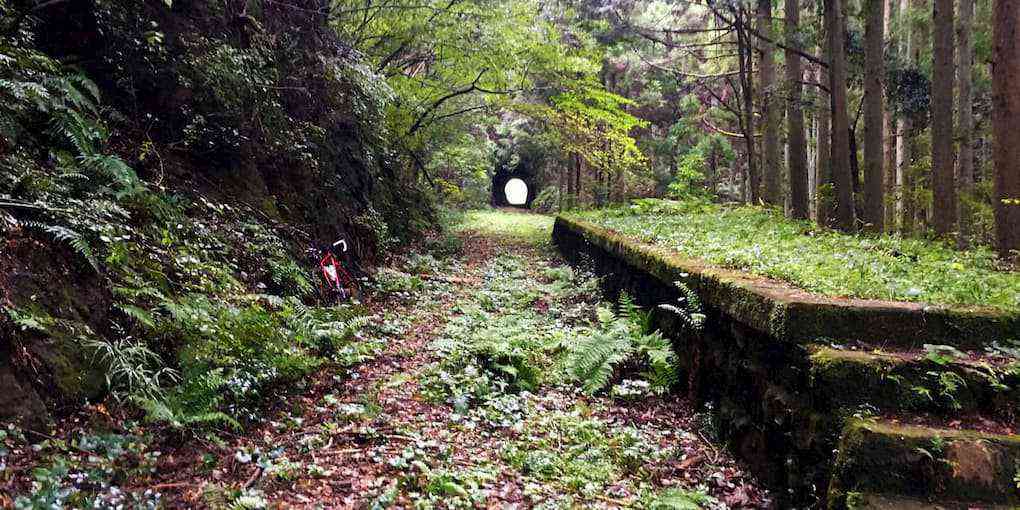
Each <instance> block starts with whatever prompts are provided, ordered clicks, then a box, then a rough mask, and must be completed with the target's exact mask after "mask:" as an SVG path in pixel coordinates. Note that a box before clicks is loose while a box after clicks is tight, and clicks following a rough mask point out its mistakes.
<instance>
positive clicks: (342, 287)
mask: <svg viewBox="0 0 1020 510" xmlns="http://www.w3.org/2000/svg"><path fill="white" fill-rule="evenodd" d="M340 247H342V248H343V250H342V251H341V252H339V253H337V251H336V250H337V249H338V248H340ZM346 252H347V241H345V240H343V239H340V240H339V241H337V242H335V243H333V244H332V245H331V246H330V247H329V248H327V249H326V250H325V254H324V255H323V256H322V259H321V260H319V270H320V272H321V274H322V279H321V280H320V281H319V292H320V294H321V297H322V298H323V299H324V300H326V301H327V302H332V303H337V304H339V303H343V302H345V301H348V300H350V299H351V298H352V297H355V296H356V295H357V291H358V286H357V284H356V283H355V282H354V278H351V274H350V273H348V272H347V270H346V269H344V266H343V264H342V263H341V262H340V260H341V258H342V257H343V255H341V254H342V253H346Z"/></svg>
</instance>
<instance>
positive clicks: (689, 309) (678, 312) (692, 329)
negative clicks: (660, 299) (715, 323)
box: [658, 282, 705, 336]
mask: <svg viewBox="0 0 1020 510" xmlns="http://www.w3.org/2000/svg"><path fill="white" fill-rule="evenodd" d="M674 284H675V285H676V287H677V290H678V291H680V299H679V300H678V302H677V304H675V305H674V304H669V303H664V304H660V305H659V306H658V308H659V309H660V310H664V311H666V312H669V313H670V314H672V315H673V316H674V317H676V318H677V319H678V320H679V321H680V325H681V328H682V331H681V332H682V333H686V334H688V335H692V336H696V335H700V334H701V333H702V332H703V331H704V328H705V313H704V310H703V309H702V306H701V299H699V298H698V294H697V293H696V292H694V290H693V289H691V288H690V287H689V286H687V284H685V283H683V282H674Z"/></svg>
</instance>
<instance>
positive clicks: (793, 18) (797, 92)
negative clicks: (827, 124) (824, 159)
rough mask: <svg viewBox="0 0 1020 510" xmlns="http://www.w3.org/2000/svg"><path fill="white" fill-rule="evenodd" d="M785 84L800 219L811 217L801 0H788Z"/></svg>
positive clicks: (789, 157)
mask: <svg viewBox="0 0 1020 510" xmlns="http://www.w3.org/2000/svg"><path fill="white" fill-rule="evenodd" d="M783 14H784V16H785V18H786V45H787V46H789V47H790V48H791V49H788V50H786V84H787V87H788V88H789V91H790V92H789V93H790V97H789V100H788V101H787V106H786V144H787V148H786V167H787V168H788V169H789V172H790V215H791V216H792V217H794V218H797V219H803V220H806V219H808V214H809V213H810V211H809V207H808V168H807V140H806V139H805V135H804V109H803V106H802V105H801V101H802V97H801V96H802V95H803V94H802V92H803V89H804V86H803V85H801V79H802V74H803V72H802V70H801V61H800V55H798V54H797V52H796V51H794V50H795V49H799V48H800V47H801V44H800V38H799V35H798V31H799V29H800V26H799V25H800V1H799V0H786V4H785V8H784V13H783Z"/></svg>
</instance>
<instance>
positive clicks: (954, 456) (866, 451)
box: [828, 419, 1020, 510]
mask: <svg viewBox="0 0 1020 510" xmlns="http://www.w3.org/2000/svg"><path fill="white" fill-rule="evenodd" d="M1018 475H1020V436H1017V435H997V434H987V433H982V432H977V431H973V430H955V429H946V428H933V427H923V426H914V425H902V424H899V423H895V422H893V421H889V420H874V419H851V420H850V421H849V422H848V423H847V425H846V427H844V429H843V434H842V437H841V439H840V443H839V448H838V450H837V453H836V461H835V464H834V466H833V470H832V480H831V482H830V484H829V494H828V507H829V508H830V510H842V509H852V508H876V509H878V508H968V509H970V508H1015V507H1016V506H1018V505H1020V488H1018V483H1020V482H1018Z"/></svg>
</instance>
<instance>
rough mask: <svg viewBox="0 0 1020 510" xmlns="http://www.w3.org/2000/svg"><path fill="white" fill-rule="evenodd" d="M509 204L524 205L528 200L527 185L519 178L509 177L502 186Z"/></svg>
mask: <svg viewBox="0 0 1020 510" xmlns="http://www.w3.org/2000/svg"><path fill="white" fill-rule="evenodd" d="M503 191H504V192H506V201H507V203H509V204H510V205H524V204H525V203H526V202H527V201H528V185H527V184H524V181H522V180H520V179H510V180H509V181H507V182H506V187H504V188H503Z"/></svg>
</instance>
